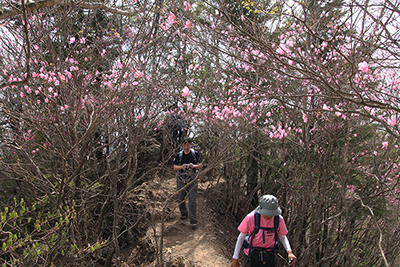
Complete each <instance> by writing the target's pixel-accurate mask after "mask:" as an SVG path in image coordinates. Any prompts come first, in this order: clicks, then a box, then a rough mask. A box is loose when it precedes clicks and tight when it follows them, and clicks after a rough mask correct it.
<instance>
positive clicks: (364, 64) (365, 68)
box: [358, 61, 369, 73]
mask: <svg viewBox="0 0 400 267" xmlns="http://www.w3.org/2000/svg"><path fill="white" fill-rule="evenodd" d="M358 69H359V70H361V71H362V72H365V73H368V71H369V69H368V63H367V62H365V61H364V62H361V63H359V64H358Z"/></svg>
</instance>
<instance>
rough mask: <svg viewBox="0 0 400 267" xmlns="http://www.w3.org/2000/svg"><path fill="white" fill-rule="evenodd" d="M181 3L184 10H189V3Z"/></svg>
mask: <svg viewBox="0 0 400 267" xmlns="http://www.w3.org/2000/svg"><path fill="white" fill-rule="evenodd" d="M183 4H184V5H185V10H186V11H189V10H190V4H189V3H188V2H187V1H185V2H183Z"/></svg>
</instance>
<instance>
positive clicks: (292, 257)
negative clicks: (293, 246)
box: [288, 250, 297, 266]
mask: <svg viewBox="0 0 400 267" xmlns="http://www.w3.org/2000/svg"><path fill="white" fill-rule="evenodd" d="M288 258H289V266H294V265H295V264H296V260H297V257H296V256H295V255H294V254H293V252H292V251H291V250H289V251H288Z"/></svg>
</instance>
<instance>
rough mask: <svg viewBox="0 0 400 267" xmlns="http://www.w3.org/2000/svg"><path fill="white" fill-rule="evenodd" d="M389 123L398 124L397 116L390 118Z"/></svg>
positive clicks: (391, 124)
mask: <svg viewBox="0 0 400 267" xmlns="http://www.w3.org/2000/svg"><path fill="white" fill-rule="evenodd" d="M388 124H389V125H390V126H392V127H393V126H396V124H397V121H396V118H395V117H392V118H390V119H389V121H388Z"/></svg>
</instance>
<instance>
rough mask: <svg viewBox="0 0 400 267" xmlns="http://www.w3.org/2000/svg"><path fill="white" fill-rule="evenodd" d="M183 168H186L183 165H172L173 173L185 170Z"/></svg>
mask: <svg viewBox="0 0 400 267" xmlns="http://www.w3.org/2000/svg"><path fill="white" fill-rule="evenodd" d="M185 168H186V166H185V165H182V166H179V165H174V171H179V170H183V169H185Z"/></svg>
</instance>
